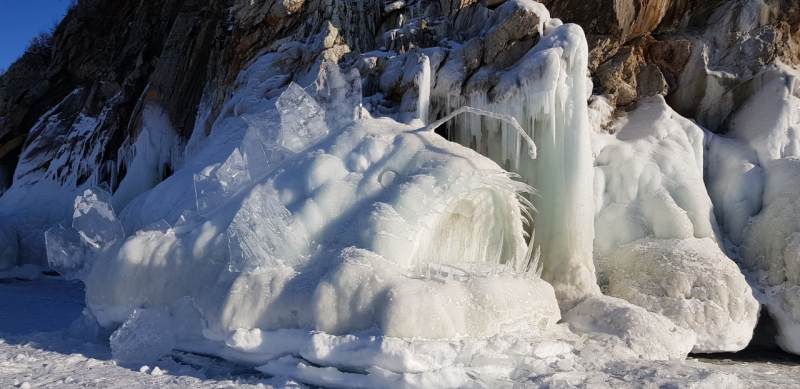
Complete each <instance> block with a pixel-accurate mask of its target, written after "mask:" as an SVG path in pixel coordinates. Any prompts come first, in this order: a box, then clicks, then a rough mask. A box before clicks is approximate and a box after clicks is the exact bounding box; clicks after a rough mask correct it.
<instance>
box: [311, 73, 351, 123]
mask: <svg viewBox="0 0 800 389" xmlns="http://www.w3.org/2000/svg"><path fill="white" fill-rule="evenodd" d="M323 73H324V75H325V77H322V78H320V80H319V81H317V94H316V96H315V99H316V100H317V102H319V104H320V105H321V106H322V108H323V109H324V110H325V122H326V123H327V124H328V127H329V128H330V129H331V130H334V131H335V130H337V129H339V128H340V127H342V126H345V125H347V124H349V123H352V122H353V121H355V120H358V119H361V74H360V73H359V72H358V69H352V70H350V71H347V72H342V71H341V69H339V65H337V64H336V63H334V62H333V61H331V60H327V61H325V63H324V64H323Z"/></svg>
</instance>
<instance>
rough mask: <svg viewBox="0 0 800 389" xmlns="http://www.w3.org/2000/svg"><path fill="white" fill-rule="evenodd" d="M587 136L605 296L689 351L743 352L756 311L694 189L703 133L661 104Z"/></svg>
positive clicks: (700, 188) (651, 103) (703, 198)
mask: <svg viewBox="0 0 800 389" xmlns="http://www.w3.org/2000/svg"><path fill="white" fill-rule="evenodd" d="M612 132H614V133H615V135H602V134H598V135H596V136H595V137H596V139H595V144H596V148H598V149H600V151H599V154H598V156H597V160H596V164H597V167H596V168H595V195H596V204H595V207H596V212H597V216H596V218H595V229H596V231H597V235H596V236H595V245H594V251H595V258H596V259H597V261H598V268H599V275H600V276H599V278H600V282H601V285H602V286H603V288H604V289H605V292H606V293H608V294H610V295H611V296H615V297H620V298H623V299H625V300H628V301H630V302H632V303H634V304H636V305H639V306H642V307H644V308H646V309H648V310H649V311H651V312H656V313H660V314H662V315H664V316H666V317H668V318H670V319H672V320H673V321H674V322H675V323H677V324H678V325H680V326H681V327H683V328H686V329H689V330H692V331H694V332H695V334H696V335H697V340H696V343H695V346H694V351H695V352H709V351H714V350H724V351H736V350H741V349H742V348H744V347H745V346H747V344H748V342H749V341H750V338H751V337H752V333H753V328H754V327H755V324H756V320H757V318H758V310H759V307H758V303H757V302H756V300H755V299H754V298H753V296H752V291H751V289H750V287H749V286H748V284H747V282H746V281H745V278H744V276H743V275H742V274H741V272H740V271H739V269H738V268H737V266H736V264H735V263H734V262H733V261H732V260H731V259H730V258H728V257H727V256H726V255H725V253H724V252H723V251H722V249H721V245H720V243H719V238H718V234H717V231H718V227H717V222H716V220H715V218H714V211H713V206H712V203H711V199H710V198H709V196H708V195H707V194H706V191H705V186H704V182H703V166H704V144H705V137H704V133H703V130H702V129H701V128H700V127H698V126H697V125H696V124H694V123H693V122H691V121H689V120H687V119H685V118H682V117H680V115H678V114H676V113H675V112H674V111H672V109H670V108H669V107H668V106H667V105H666V103H665V102H664V99H663V98H661V97H660V96H659V97H653V98H651V99H648V100H645V101H643V102H641V104H640V105H639V107H638V108H637V109H636V110H635V111H633V112H632V113H630V114H628V115H626V116H624V117H622V118H620V119H619V120H618V121H617V122H616V123H615V124H614V127H613V129H612Z"/></svg>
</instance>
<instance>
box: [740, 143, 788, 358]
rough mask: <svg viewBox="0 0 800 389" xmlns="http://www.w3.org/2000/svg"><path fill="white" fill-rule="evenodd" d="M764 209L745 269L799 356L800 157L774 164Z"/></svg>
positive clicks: (745, 250) (750, 238)
mask: <svg viewBox="0 0 800 389" xmlns="http://www.w3.org/2000/svg"><path fill="white" fill-rule="evenodd" d="M765 174H766V176H767V179H766V183H765V190H764V200H763V201H764V209H763V210H762V211H761V212H760V213H759V214H758V215H757V216H756V217H754V218H753V219H752V222H751V224H750V226H749V228H748V229H747V231H746V235H745V236H746V237H745V241H744V244H743V247H742V257H743V260H744V263H745V266H746V267H747V268H749V269H751V270H753V271H754V272H755V274H754V275H755V276H756V277H757V280H758V283H759V284H760V285H761V287H762V288H764V290H765V292H766V293H765V297H764V299H765V304H766V307H767V310H768V311H769V314H770V316H772V317H773V319H775V322H776V324H777V326H778V336H777V338H776V339H777V341H778V344H779V345H780V346H781V348H783V349H784V350H787V351H790V352H793V353H796V354H797V353H800V221H798V218H797V215H798V213H800V196H799V195H798V193H800V159H798V158H794V157H792V158H784V159H779V160H776V161H773V162H770V163H769V164H768V165H767V167H766V169H765Z"/></svg>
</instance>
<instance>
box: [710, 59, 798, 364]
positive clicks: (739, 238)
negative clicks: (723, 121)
mask: <svg viewBox="0 0 800 389" xmlns="http://www.w3.org/2000/svg"><path fill="white" fill-rule="evenodd" d="M753 83H754V86H753V88H754V89H755V91H756V92H755V93H754V94H753V96H752V97H750V98H749V99H748V100H747V101H746V103H745V104H744V105H743V107H742V109H741V110H739V111H738V112H737V113H736V114H735V115H734V116H733V118H732V120H731V121H730V123H729V126H730V131H729V132H728V134H726V135H724V136H720V135H708V138H709V139H708V141H707V144H708V153H707V154H708V155H709V162H708V164H707V168H706V174H707V176H708V177H709V179H708V187H709V193H710V194H711V198H712V200H714V204H715V205H716V206H717V210H718V211H717V214H718V220H719V221H720V224H721V226H722V229H723V230H724V231H725V232H726V234H727V237H728V239H729V240H730V243H731V244H732V245H733V246H734V250H735V252H736V253H737V254H738V255H739V256H740V257H741V262H742V264H743V267H744V268H745V269H747V270H748V271H750V272H752V273H751V274H750V276H751V278H752V280H753V282H754V283H755V284H758V288H757V289H758V292H759V298H760V299H761V300H762V302H764V303H765V306H766V308H767V310H768V311H769V313H770V315H771V316H772V317H773V318H774V319H775V320H776V323H777V325H778V331H779V335H778V342H779V345H780V346H781V347H782V348H784V349H785V350H789V351H792V352H795V353H796V352H800V345H798V339H800V338H799V337H798V336H800V325H798V323H800V314H798V312H800V311H799V309H800V308H798V307H800V304H798V303H797V301H798V299H797V288H798V285H800V282H799V281H798V274H800V273H798V272H800V267H798V264H800V260H799V259H798V258H800V257H798V253H800V252H798V250H797V249H796V247H797V240H796V237H797V233H798V232H800V225H799V224H798V223H797V215H798V212H800V206H798V204H797V202H798V198H799V197H798V193H800V187H798V182H800V177H798V174H800V173H798V172H800V162H798V160H797V158H798V157H800V147H799V146H798V145H800V82H799V81H798V72H797V71H796V70H793V69H791V68H789V67H786V66H783V65H781V64H777V65H774V66H770V67H767V68H765V69H763V70H762V71H761V72H760V73H759V74H757V75H756V76H755V78H754V82H753Z"/></svg>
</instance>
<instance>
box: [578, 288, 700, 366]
mask: <svg viewBox="0 0 800 389" xmlns="http://www.w3.org/2000/svg"><path fill="white" fill-rule="evenodd" d="M563 319H564V321H565V322H567V323H568V324H569V328H570V330H572V331H573V332H575V333H577V334H581V335H583V334H586V336H587V337H588V338H590V339H593V340H597V341H598V343H599V344H603V345H604V347H603V346H599V345H598V344H587V345H586V346H584V348H582V349H581V350H580V353H581V356H583V357H584V358H587V357H588V358H587V359H591V357H592V355H591V354H595V353H596V354H597V355H596V357H600V356H601V355H602V354H604V353H606V352H608V353H610V354H612V355H624V354H626V353H629V354H631V355H630V356H629V358H644V359H652V360H670V359H682V358H683V357H684V356H685V355H686V354H687V353H689V351H691V350H692V348H693V346H694V343H695V335H694V333H692V331H690V330H686V329H683V328H681V327H678V326H677V325H676V324H675V323H674V322H672V321H670V320H669V319H667V318H665V317H664V316H661V315H659V314H657V313H651V312H648V311H647V310H645V309H644V308H641V307H638V306H635V305H631V304H630V303H628V302H626V301H624V300H621V299H617V298H613V297H609V296H594V297H589V298H587V299H586V300H584V301H582V302H581V303H580V304H578V306H576V307H575V308H573V309H571V310H570V311H568V312H567V313H565V314H564V318H563ZM607 349H614V350H607ZM587 354H589V355H587Z"/></svg>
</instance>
